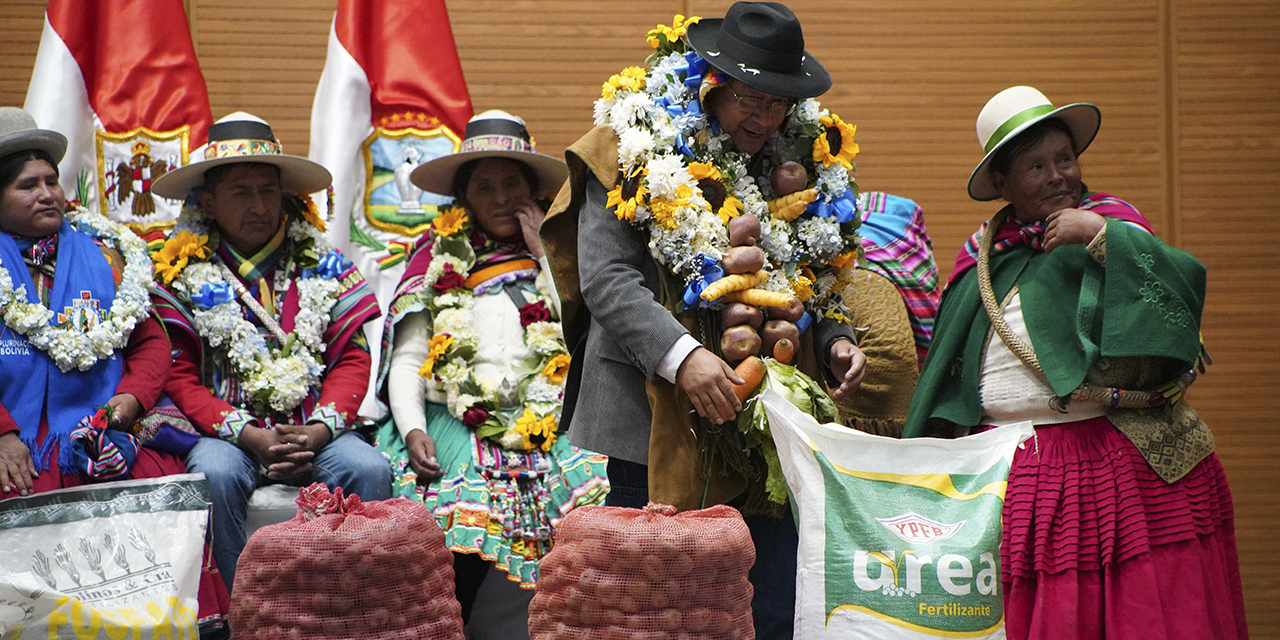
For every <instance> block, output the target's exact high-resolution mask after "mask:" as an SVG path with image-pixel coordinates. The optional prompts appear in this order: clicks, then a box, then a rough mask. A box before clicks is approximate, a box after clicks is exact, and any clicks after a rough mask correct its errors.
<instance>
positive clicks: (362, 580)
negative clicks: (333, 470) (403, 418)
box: [230, 483, 462, 640]
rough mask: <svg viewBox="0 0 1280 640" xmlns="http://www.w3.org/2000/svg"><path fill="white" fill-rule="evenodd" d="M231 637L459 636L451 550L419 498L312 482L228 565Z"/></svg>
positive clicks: (442, 639) (433, 639)
mask: <svg viewBox="0 0 1280 640" xmlns="http://www.w3.org/2000/svg"><path fill="white" fill-rule="evenodd" d="M230 622H231V630H232V632H233V634H234V635H235V637H237V638H255V639H257V640H273V639H276V638H281V639H290V640H291V639H294V638H298V639H299V640H301V639H306V640H325V639H328V638H333V639H335V640H337V639H339V638H362V639H364V638H369V639H375V638H376V639H388V640H389V639H391V638H414V639H423V640H426V639H430V640H446V639H447V640H462V608H461V607H460V606H459V605H458V600H457V598H455V597H454V586H453V553H452V552H450V551H449V549H448V548H447V547H445V542H444V532H443V531H441V530H440V525H438V524H436V520H435V518H434V517H432V515H431V512H430V511H429V510H427V508H426V507H425V506H423V505H422V504H421V503H419V502H414V501H410V500H406V499H404V498H395V499H392V500H382V501H378V502H366V503H361V502H360V498H359V497H358V496H354V495H353V496H347V497H346V498H345V499H344V498H343V496H342V489H341V488H338V489H336V490H335V491H334V492H333V493H329V490H328V489H327V488H325V486H324V485H323V484H319V483H317V484H313V485H311V486H310V487H307V488H305V489H303V490H302V492H301V493H300V495H299V496H298V516H297V517H295V518H294V519H292V520H289V521H288V522H282V523H280V524H276V525H271V526H267V527H263V528H261V529H259V530H258V531H257V532H256V533H254V534H253V537H251V538H250V539H249V543H248V544H247V545H246V546H245V548H244V553H243V554H242V555H241V556H240V564H239V566H238V568H237V569H236V579H235V585H234V588H233V589H232V597H231V620H230Z"/></svg>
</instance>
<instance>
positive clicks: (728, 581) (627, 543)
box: [529, 503, 756, 640]
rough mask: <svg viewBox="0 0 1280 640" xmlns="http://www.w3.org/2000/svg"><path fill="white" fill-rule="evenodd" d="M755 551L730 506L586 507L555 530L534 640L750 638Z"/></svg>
mask: <svg viewBox="0 0 1280 640" xmlns="http://www.w3.org/2000/svg"><path fill="white" fill-rule="evenodd" d="M755 559H756V552H755V546H754V545H753V544H752V542H751V533H750V531H748V530H747V525H746V523H745V522H743V521H742V516H741V514H739V513H738V511H737V510H736V509H734V508H732V507H727V506H724V505H717V506H714V507H711V508H709V509H702V510H698V511H686V512H683V513H679V514H677V513H676V512H675V508H674V507H670V506H666V505H655V504H652V503H650V504H649V506H647V507H645V508H644V509H628V508H623V507H594V506H591V507H580V508H578V509H575V510H573V511H572V512H570V513H569V515H567V516H565V518H564V520H563V521H562V522H561V523H560V526H559V527H558V528H557V529H556V541H555V547H554V548H553V549H552V550H551V552H550V553H549V554H547V556H546V557H544V558H543V559H542V563H541V565H540V567H539V571H540V574H539V578H538V587H537V593H536V594H535V595H534V597H533V602H532V603H530V605H529V635H530V637H531V638H532V640H668V639H670V640H677V639H679V640H721V639H723V640H752V639H754V638H755V629H754V628H753V626H752V622H751V596H752V593H753V591H752V588H751V583H750V582H748V581H747V571H748V570H749V569H751V565H752V564H754V563H755Z"/></svg>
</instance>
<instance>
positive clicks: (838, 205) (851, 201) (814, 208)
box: [807, 189, 858, 222]
mask: <svg viewBox="0 0 1280 640" xmlns="http://www.w3.org/2000/svg"><path fill="white" fill-rule="evenodd" d="M807 210H808V211H809V212H810V213H812V214H814V215H816V216H818V217H819V218H830V217H831V216H833V215H834V216H835V217H836V220H838V221H840V222H850V221H852V220H854V219H855V218H857V217H858V201H857V200H856V199H855V198H854V197H853V189H845V190H844V193H842V194H840V197H838V198H835V199H834V200H832V201H830V202H828V201H827V200H826V199H818V200H815V201H813V202H812V203H810V204H809V206H808V208H807Z"/></svg>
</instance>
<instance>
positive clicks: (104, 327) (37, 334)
mask: <svg viewBox="0 0 1280 640" xmlns="http://www.w3.org/2000/svg"><path fill="white" fill-rule="evenodd" d="M67 217H68V219H69V220H70V221H71V224H72V225H74V226H76V227H78V228H80V230H81V231H84V232H85V233H88V234H89V235H92V236H94V237H96V238H98V239H100V240H103V241H105V242H106V243H107V244H108V245H109V246H111V247H112V248H114V249H116V250H118V251H120V253H122V254H123V255H124V258H125V266H124V272H123V277H122V278H121V281H120V286H119V287H117V288H116V297H115V301H114V302H112V303H111V309H110V311H109V312H101V311H100V312H99V313H100V314H102V315H101V316H100V321H99V322H94V323H92V326H90V327H88V328H87V329H85V328H79V327H76V326H74V325H72V324H71V323H67V325H66V326H55V325H51V324H49V321H50V320H52V319H53V318H54V317H55V314H54V312H53V311H51V310H50V309H49V308H48V307H46V306H44V305H43V304H41V303H28V302H27V301H26V286H22V287H18V288H17V289H16V290H15V289H14V287H13V278H11V277H10V276H9V271H8V269H5V268H3V266H0V309H3V313H4V323H5V325H6V326H8V327H9V328H10V329H13V330H14V331H15V332H17V333H18V334H20V335H23V336H25V337H26V339H27V342H28V343H29V344H31V346H33V347H35V348H37V349H39V350H40V351H43V352H45V353H46V354H48V356H49V357H50V358H52V359H53V361H54V363H55V364H57V365H58V368H59V369H61V370H62V371H63V372H66V371H70V370H71V369H72V368H76V369H79V370H81V371H88V370H89V369H91V368H92V367H93V366H94V365H95V364H97V363H98V361H99V360H102V359H105V358H110V357H112V356H113V355H114V354H115V353H116V352H117V351H119V350H120V349H123V348H124V346H125V344H126V343H128V342H129V335H130V334H132V333H133V329H134V327H136V326H137V325H138V323H139V322H141V321H142V320H143V318H145V317H146V315H147V312H148V311H149V310H150V309H151V298H150V296H149V294H148V292H147V287H148V286H149V285H150V284H151V260H150V258H149V257H148V255H147V243H145V242H143V241H142V239H141V238H139V237H138V236H136V235H134V233H133V232H132V231H130V230H129V228H128V227H126V226H124V225H122V224H120V223H118V222H115V221H114V220H111V219H109V218H107V217H105V216H102V215H98V214H92V213H90V212H89V210H88V209H85V208H83V207H80V208H76V209H73V210H72V211H69V212H67ZM12 268H15V269H16V268H21V269H25V268H26V265H25V264H20V265H14V266H13V267H12Z"/></svg>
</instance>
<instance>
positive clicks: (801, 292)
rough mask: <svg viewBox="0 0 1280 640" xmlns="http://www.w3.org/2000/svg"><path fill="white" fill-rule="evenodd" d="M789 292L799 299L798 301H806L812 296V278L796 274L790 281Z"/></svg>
mask: <svg viewBox="0 0 1280 640" xmlns="http://www.w3.org/2000/svg"><path fill="white" fill-rule="evenodd" d="M791 292H792V293H793V294H795V296H796V297H797V298H799V299H800V302H808V301H809V298H812V297H813V280H810V279H809V278H808V277H806V276H802V275H797V276H796V277H795V280H793V281H792V282H791Z"/></svg>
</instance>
